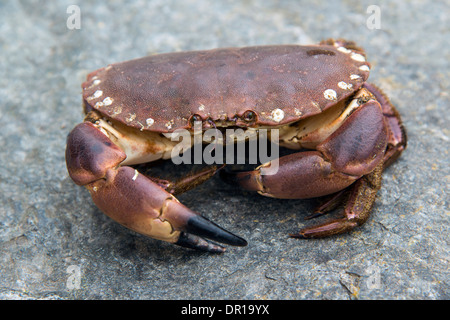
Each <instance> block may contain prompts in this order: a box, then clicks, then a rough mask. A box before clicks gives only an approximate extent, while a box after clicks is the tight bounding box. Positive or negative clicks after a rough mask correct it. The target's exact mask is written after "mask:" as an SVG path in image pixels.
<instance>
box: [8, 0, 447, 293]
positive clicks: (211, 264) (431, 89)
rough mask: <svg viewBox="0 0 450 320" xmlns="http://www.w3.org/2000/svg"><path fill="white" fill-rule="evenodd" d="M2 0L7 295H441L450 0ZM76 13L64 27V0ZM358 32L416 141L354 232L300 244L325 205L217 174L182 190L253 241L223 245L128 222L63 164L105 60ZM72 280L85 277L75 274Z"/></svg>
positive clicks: (377, 78)
mask: <svg viewBox="0 0 450 320" xmlns="http://www.w3.org/2000/svg"><path fill="white" fill-rule="evenodd" d="M100 3H101V2H93V1H51V2H50V1H13V0H11V1H2V2H1V3H0V49H1V50H0V72H1V74H2V76H1V77H0V128H1V133H0V163H1V166H0V252H1V253H0V266H1V273H0V299H448V298H449V297H450V292H449V277H450V273H449V232H448V219H449V208H448V203H449V197H448V190H449V183H450V172H449V167H450V166H449V159H450V157H449V154H448V152H449V129H448V123H449V121H450V119H449V112H448V111H449V106H450V103H449V102H450V97H449V92H450V90H449V88H450V86H449V79H450V72H449V70H450V68H449V64H450V62H449V61H450V55H449V47H448V39H449V37H450V35H449V28H448V26H449V16H450V12H449V7H448V3H446V1H429V2H424V1H418V0H413V1H383V4H382V5H380V9H381V25H380V27H381V29H374V30H370V29H369V28H367V26H366V20H367V19H368V18H369V16H370V14H367V13H366V10H367V7H368V6H369V5H371V4H373V3H371V2H370V1H356V0H354V1H353V0H351V1H341V2H336V4H335V5H333V6H331V5H329V2H327V1H323V2H322V3H319V4H317V2H314V4H312V2H307V1H274V0H273V1H245V2H241V1H227V2H219V1H214V2H213V1H193V0H187V1H167V0H154V1H148V2H147V1H138V0H136V1H127V2H126V3H123V4H122V3H121V2H120V1H114V2H112V3H111V4H110V3H108V5H101V4H100ZM72 4H76V5H78V7H79V8H80V10H81V25H80V27H81V28H80V29H74V30H69V29H68V28H67V19H68V18H69V16H70V13H69V14H68V13H67V8H68V6H69V5H72ZM329 37H343V38H348V39H352V40H355V41H356V42H357V43H359V44H360V45H361V46H363V47H364V48H365V49H366V51H367V53H368V57H369V60H370V61H371V63H372V64H373V71H372V73H371V77H370V80H371V81H373V82H374V83H376V84H378V85H379V86H380V87H381V88H382V89H384V90H385V91H386V93H387V94H388V95H389V97H390V98H391V100H392V102H393V103H394V104H395V105H396V106H397V107H398V109H399V111H400V113H401V114H402V116H403V120H404V123H405V126H406V128H407V130H408V137H409V146H408V149H407V150H406V152H405V153H404V154H403V156H402V157H401V159H400V160H399V161H398V162H397V163H395V164H394V165H393V166H392V167H391V168H389V169H388V170H387V171H386V172H385V173H384V185H383V188H382V190H381V191H380V193H379V197H378V199H377V202H376V205H375V207H374V210H373V215H372V217H371V218H370V220H369V221H368V222H367V224H366V225H364V226H363V227H361V228H359V229H358V230H357V231H356V232H353V233H351V234H348V235H344V236H340V237H336V238H332V239H324V240H309V241H301V240H296V239H290V238H288V237H287V234H288V233H289V232H295V231H296V230H298V229H299V228H300V227H301V226H303V225H305V221H304V220H303V218H304V217H305V216H306V215H307V214H308V213H309V212H310V211H311V210H312V209H313V208H314V206H315V204H316V202H315V201H313V200H311V201H297V200H295V201H294V200H290V201H285V200H276V199H268V198H263V197H260V196H258V195H254V194H250V193H244V192H241V191H238V190H234V189H233V188H232V187H231V186H229V185H225V184H223V183H222V182H221V181H220V179H218V178H214V179H212V180H210V181H208V182H207V183H206V184H204V185H202V186H200V187H199V188H198V189H196V190H193V191H189V192H188V193H186V194H183V195H182V196H180V197H179V199H180V200H181V201H182V202H184V203H185V204H186V205H188V206H189V207H191V208H192V209H194V210H196V211H198V212H200V213H202V214H203V215H205V216H207V217H209V218H210V219H211V220H213V221H215V222H217V223H218V224H219V225H222V226H224V227H226V228H228V229H230V230H231V231H233V232H235V233H237V234H239V235H241V236H243V237H244V238H246V239H247V240H248V241H249V246H248V247H243V248H230V250H228V251H227V252H226V253H225V254H223V255H209V254H205V253H199V252H193V251H190V250H185V249H182V248H179V247H175V246H172V245H169V244H165V243H161V242H159V241H155V240H152V239H148V238H145V237H143V236H140V235H138V234H136V233H133V232H131V231H129V230H127V229H125V228H123V227H122V226H120V225H118V224H116V223H114V222H112V221H111V220H110V219H109V218H107V217H106V216H104V215H103V214H101V213H100V212H99V210H98V209H96V207H95V206H94V205H93V204H92V203H91V201H90V196H89V194H88V192H87V191H86V190H85V189H84V188H81V187H78V186H76V185H75V184H74V183H73V182H72V181H71V180H70V178H69V177H68V175H67V172H66V168H65V162H64V149H65V139H66V136H67V134H68V132H69V131H70V129H71V128H72V127H73V126H74V125H75V124H77V123H78V122H79V121H81V120H82V112H81V107H80V106H81V88H80V84H81V82H82V81H83V80H84V79H85V77H86V75H87V73H88V72H90V71H92V70H95V69H97V68H99V67H102V66H105V65H107V64H108V63H112V62H117V61H122V60H128V59H131V58H137V57H140V56H144V55H148V54H152V53H157V52H169V51H179V50H194V49H207V48H214V47H225V46H246V45H256V44H277V43H280V44H281V43H313V42H317V41H320V40H321V39H324V38H329ZM73 279H75V280H76V279H79V280H80V281H79V282H77V281H75V282H72V280H73Z"/></svg>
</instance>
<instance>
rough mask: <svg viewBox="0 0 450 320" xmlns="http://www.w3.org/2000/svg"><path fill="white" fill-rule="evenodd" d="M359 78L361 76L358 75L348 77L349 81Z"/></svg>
mask: <svg viewBox="0 0 450 320" xmlns="http://www.w3.org/2000/svg"><path fill="white" fill-rule="evenodd" d="M359 78H361V76H360V75H359V74H352V75H350V79H351V80H356V79H359Z"/></svg>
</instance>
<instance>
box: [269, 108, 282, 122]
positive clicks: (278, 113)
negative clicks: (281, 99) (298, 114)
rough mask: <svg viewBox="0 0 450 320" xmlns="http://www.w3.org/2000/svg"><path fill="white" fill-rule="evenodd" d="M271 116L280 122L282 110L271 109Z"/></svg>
mask: <svg viewBox="0 0 450 320" xmlns="http://www.w3.org/2000/svg"><path fill="white" fill-rule="evenodd" d="M271 118H272V120H273V121H275V122H280V121H281V120H283V119H284V111H283V110H281V109H275V110H272V113H271Z"/></svg>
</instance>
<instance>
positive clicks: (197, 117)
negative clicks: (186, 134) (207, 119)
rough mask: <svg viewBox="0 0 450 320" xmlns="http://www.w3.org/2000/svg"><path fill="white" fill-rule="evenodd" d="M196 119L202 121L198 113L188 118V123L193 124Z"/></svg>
mask: <svg viewBox="0 0 450 320" xmlns="http://www.w3.org/2000/svg"><path fill="white" fill-rule="evenodd" d="M196 121H203V119H202V117H200V116H199V115H198V114H194V115H192V117H191V118H190V119H189V124H190V125H191V127H193V126H194V123H195V122H196Z"/></svg>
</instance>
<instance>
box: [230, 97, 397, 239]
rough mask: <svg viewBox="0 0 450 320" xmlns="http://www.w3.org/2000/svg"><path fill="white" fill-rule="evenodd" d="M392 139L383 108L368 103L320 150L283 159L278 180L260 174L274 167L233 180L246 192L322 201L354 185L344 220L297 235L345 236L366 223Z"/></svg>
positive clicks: (245, 174) (323, 144) (349, 118)
mask: <svg viewBox="0 0 450 320" xmlns="http://www.w3.org/2000/svg"><path fill="white" fill-rule="evenodd" d="M388 137H389V134H388V132H387V129H386V124H385V119H384V115H383V113H382V109H381V106H380V104H379V103H378V102H377V101H374V100H370V101H368V102H366V103H364V104H363V105H362V106H361V107H360V108H359V109H358V110H356V111H354V112H353V113H352V114H351V115H350V116H349V117H348V119H347V120H346V121H345V122H344V123H343V124H342V125H341V126H340V127H339V129H337V130H336V131H335V132H334V133H333V134H331V135H330V136H329V137H328V138H327V139H325V140H324V141H323V142H322V143H320V144H319V145H318V146H317V151H306V152H299V153H295V154H291V155H288V156H284V157H281V158H280V159H279V170H278V172H277V173H276V174H275V175H261V171H260V169H261V167H264V166H268V165H270V163H267V164H264V165H262V166H260V167H259V168H257V169H256V170H254V171H249V172H238V173H234V174H232V177H231V179H232V180H234V181H235V182H237V183H239V184H240V185H241V186H242V187H244V188H245V189H247V190H253V191H257V192H258V193H260V194H262V195H265V196H270V197H276V198H285V199H305V198H314V197H320V196H324V195H329V194H333V193H336V192H339V191H341V190H344V189H345V188H347V187H348V186H350V185H351V184H354V185H353V186H351V193H350V196H349V200H348V201H347V205H346V209H345V216H344V217H343V218H341V219H336V220H332V221H329V222H326V223H325V224H322V225H319V226H313V227H310V228H305V229H303V230H301V231H300V233H299V235H296V236H297V237H300V236H301V237H305V238H306V237H308V238H309V237H324V236H329V235H333V234H338V233H343V232H347V231H349V230H351V229H353V228H354V227H356V226H358V225H361V224H362V223H363V222H364V221H366V220H367V217H368V215H369V212H370V209H371V207H372V204H373V202H374V201H375V194H376V192H377V191H378V189H379V186H380V183H381V171H382V167H383V161H384V156H385V150H386V146H387V141H388ZM332 202H333V201H332ZM330 205H331V207H333V206H335V203H330ZM325 207H326V206H325Z"/></svg>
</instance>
